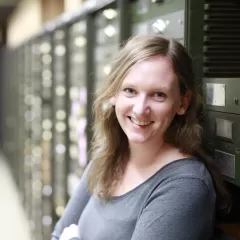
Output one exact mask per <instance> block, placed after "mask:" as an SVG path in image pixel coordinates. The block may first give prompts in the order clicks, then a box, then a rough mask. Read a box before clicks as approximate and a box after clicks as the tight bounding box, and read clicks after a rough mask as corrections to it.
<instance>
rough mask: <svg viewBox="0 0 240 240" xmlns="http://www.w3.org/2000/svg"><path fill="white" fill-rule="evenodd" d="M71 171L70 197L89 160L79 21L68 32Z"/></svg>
mask: <svg viewBox="0 0 240 240" xmlns="http://www.w3.org/2000/svg"><path fill="white" fill-rule="evenodd" d="M68 31H69V38H68V49H69V58H68V61H69V64H68V67H69V71H68V72H69V85H68V87H69V105H68V112H67V114H68V115H67V118H68V124H69V132H68V134H69V136H68V137H69V146H68V148H69V172H68V175H67V181H68V194H69V196H71V195H72V193H73V191H74V189H75V187H76V185H77V184H78V183H79V179H80V177H81V176H82V173H83V171H84V169H85V167H86V165H87V163H88V159H87V151H88V150H87V134H86V126H87V94H88V93H87V80H86V78H87V74H86V70H87V68H86V60H87V56H86V45H87V38H86V31H87V23H86V20H79V21H77V22H75V23H74V24H72V25H71V26H70V27H69V29H68Z"/></svg>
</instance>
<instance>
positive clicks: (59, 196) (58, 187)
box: [51, 28, 68, 223]
mask: <svg viewBox="0 0 240 240" xmlns="http://www.w3.org/2000/svg"><path fill="white" fill-rule="evenodd" d="M52 37H53V39H52V43H53V51H52V58H53V59H52V70H53V72H52V76H53V78H52V80H53V81H52V92H51V94H52V121H53V128H52V133H53V138H52V144H53V145H52V151H53V152H52V164H53V166H52V168H53V169H52V170H53V171H52V172H53V176H52V177H53V179H52V182H53V204H54V213H55V217H56V219H54V223H55V222H56V221H57V219H58V218H59V217H61V215H62V213H63V211H64V208H65V206H66V203H67V201H68V194H67V184H66V183H67V180H66V178H67V174H68V154H67V151H68V145H67V139H68V136H67V130H68V129H67V120H66V118H67V116H66V100H67V95H68V89H66V81H67V74H66V61H67V58H66V52H67V49H66V30H65V28H60V29H57V30H56V31H54V32H53V33H52Z"/></svg>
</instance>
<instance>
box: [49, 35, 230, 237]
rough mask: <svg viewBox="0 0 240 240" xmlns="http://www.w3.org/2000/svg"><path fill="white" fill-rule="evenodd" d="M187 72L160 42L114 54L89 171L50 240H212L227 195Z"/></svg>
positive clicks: (97, 108)
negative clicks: (71, 236)
mask: <svg viewBox="0 0 240 240" xmlns="http://www.w3.org/2000/svg"><path fill="white" fill-rule="evenodd" d="M191 64H192V62H191V58H190V57H189V55H188V54H187V52H186V50H185V49H184V47H183V46H182V45H181V44H180V43H178V42H177V41H175V40H173V39H165V38H162V37H159V36H141V37H134V38H132V39H130V40H129V41H128V42H127V43H126V45H125V46H124V47H123V48H122V49H121V50H120V52H119V54H118V55H117V57H116V59H115V61H114V63H113V67H112V72H111V73H110V74H109V76H108V78H107V79H106V81H105V82H103V85H102V88H101V89H99V91H98V93H97V98H96V101H95V103H94V106H93V112H94V116H95V123H94V138H93V142H92V162H91V164H90V165H89V167H88V168H87V170H86V172H85V174H84V176H83V178H82V181H81V183H80V185H79V188H78V189H77V190H76V193H75V195H74V196H73V197H72V199H71V200H70V202H69V203H68V206H67V208H66V210H65V213H64V215H63V217H62V218H61V219H60V221H59V222H58V224H57V226H56V228H55V231H54V233H53V238H52V239H59V236H60V235H61V233H62V232H63V229H64V228H66V227H69V225H71V224H77V225H78V229H79V233H80V239H84V240H90V239H91V240H115V239H116V240H117V239H120V240H149V239H151V240H159V239H168V240H176V239H178V240H194V239H196V240H200V239H205V240H210V239H214V238H215V226H216V212H217V211H216V210H218V209H219V207H220V208H222V206H223V201H222V200H223V199H224V197H225V196H226V191H225V189H224V187H223V186H222V184H221V181H220V177H219V176H220V175H218V172H216V171H215V170H214V169H213V168H212V166H211V165H210V163H207V158H205V155H204V154H203V150H202V148H201V126H200V125H199V124H198V119H197V114H196V110H197V101H196V98H197V91H196V85H195V81H194V75H193V71H192V65H191ZM106 102H109V103H110V104H109V105H108V106H109V107H108V108H102V106H103V104H104V103H106ZM66 231H68V232H69V229H67V230H65V232H66ZM61 240H62V239H61ZM64 240H68V239H64Z"/></svg>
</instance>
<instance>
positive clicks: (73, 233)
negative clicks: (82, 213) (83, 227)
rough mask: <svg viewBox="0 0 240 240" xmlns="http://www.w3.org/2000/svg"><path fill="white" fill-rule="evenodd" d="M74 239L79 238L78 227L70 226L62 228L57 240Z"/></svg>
mask: <svg viewBox="0 0 240 240" xmlns="http://www.w3.org/2000/svg"><path fill="white" fill-rule="evenodd" d="M74 237H77V238H79V235H78V226H77V225H75V224H71V225H70V226H69V227H66V228H64V230H63V232H62V234H61V236H60V239H59V240H70V239H71V238H74Z"/></svg>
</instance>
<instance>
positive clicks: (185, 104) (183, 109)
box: [177, 90, 192, 115]
mask: <svg viewBox="0 0 240 240" xmlns="http://www.w3.org/2000/svg"><path fill="white" fill-rule="evenodd" d="M191 98H192V91H191V90H187V91H186V93H185V95H184V96H182V97H181V105H180V106H179V109H178V110H177V114H178V115H184V114H185V113H186V111H187V109H188V107H189V104H190V101H191Z"/></svg>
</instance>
